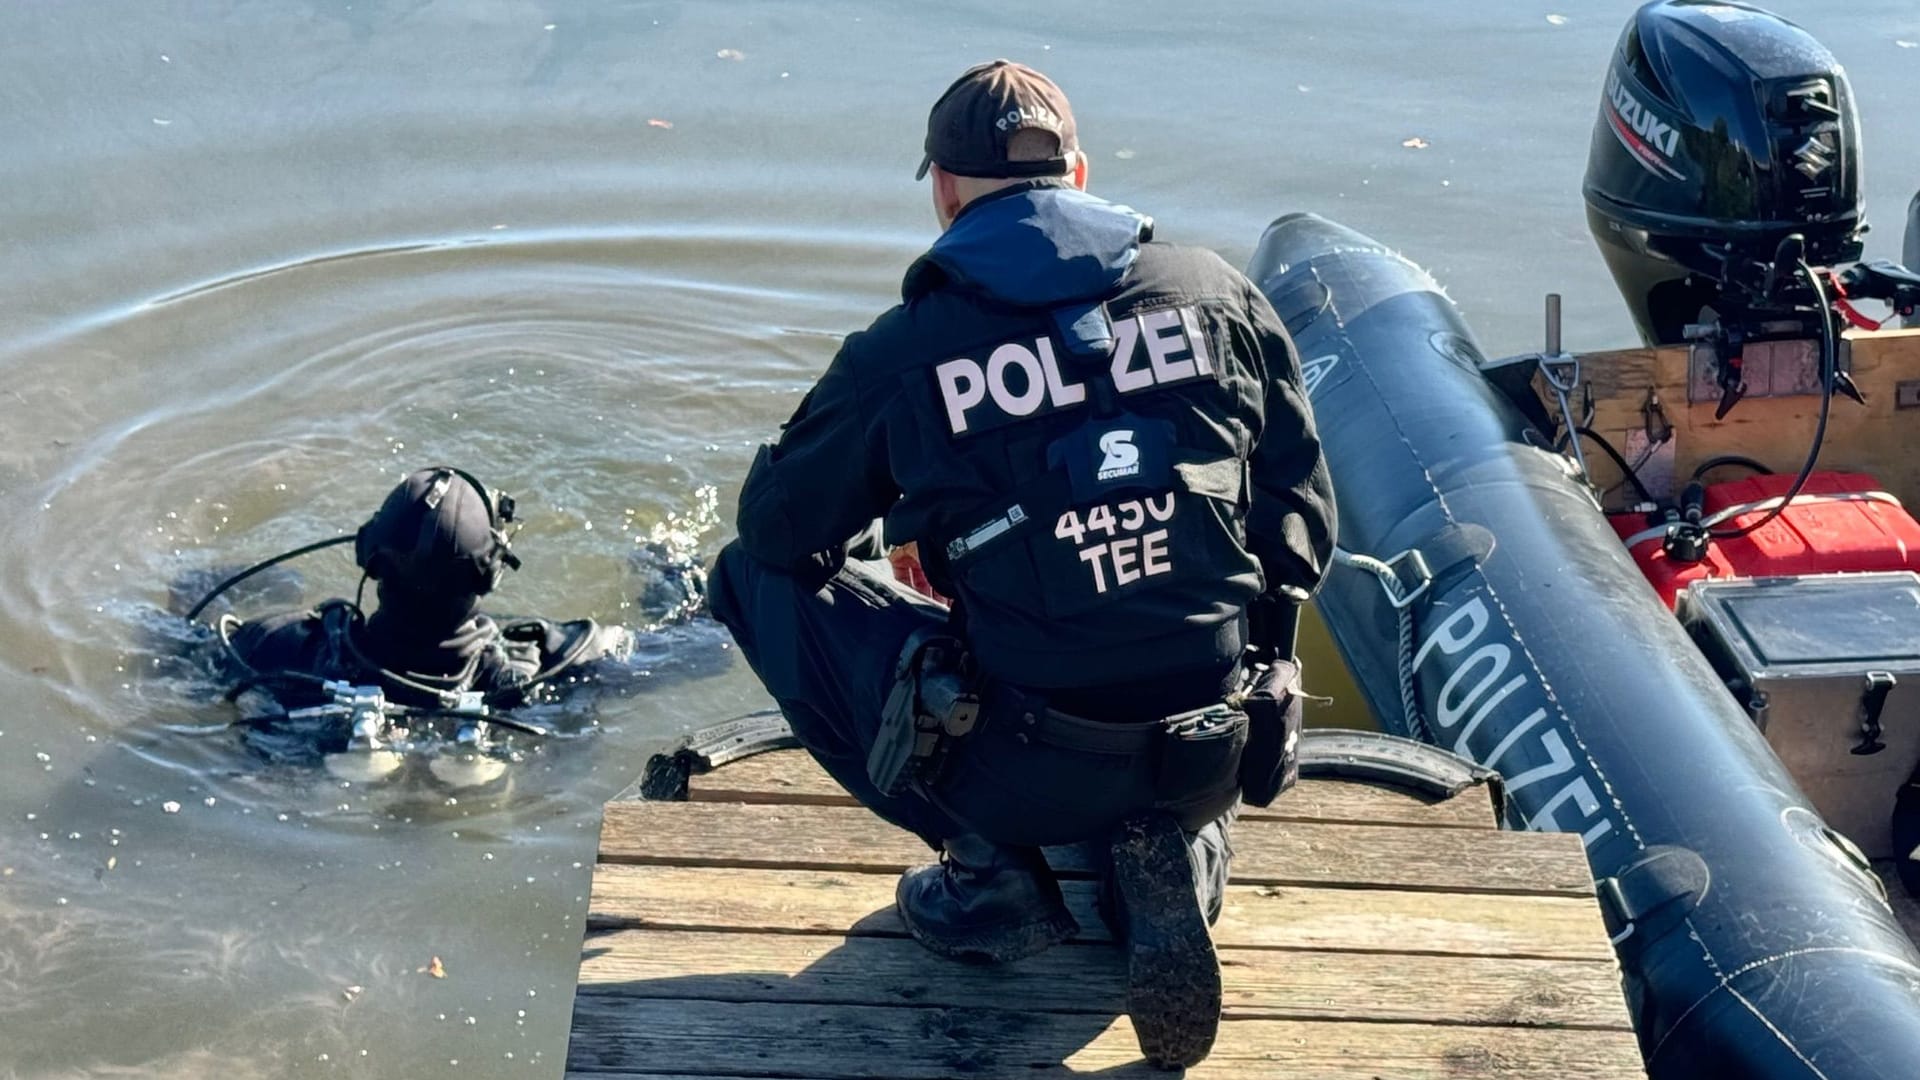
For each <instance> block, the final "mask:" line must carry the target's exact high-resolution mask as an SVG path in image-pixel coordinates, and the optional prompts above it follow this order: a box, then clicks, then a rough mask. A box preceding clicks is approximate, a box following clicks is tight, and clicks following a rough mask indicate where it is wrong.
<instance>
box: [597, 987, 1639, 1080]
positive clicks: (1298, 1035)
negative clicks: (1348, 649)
mask: <svg viewBox="0 0 1920 1080" xmlns="http://www.w3.org/2000/svg"><path fill="white" fill-rule="evenodd" d="M574 1031H575V1038H574V1042H573V1047H572V1049H571V1051H570V1052H569V1054H568V1055H567V1067H568V1068H569V1069H572V1070H574V1071H576V1072H580V1073H584V1074H588V1075H591V1074H593V1073H594V1072H596V1071H609V1070H611V1071H628V1072H637V1073H645V1072H646V1071H648V1068H649V1066H655V1067H658V1068H660V1069H663V1070H665V1069H671V1070H673V1071H676V1072H695V1073H699V1072H724V1073H740V1074H750V1075H771V1076H778V1077H806V1078H810V1080H978V1078H980V1077H983V1076H985V1077H1009V1076H1019V1077H1033V1076H1064V1075H1073V1074H1076V1073H1092V1072H1098V1073H1099V1075H1100V1076H1102V1077H1130V1076H1141V1077H1157V1078H1159V1080H1165V1078H1166V1077H1167V1075H1168V1074H1167V1073H1165V1072H1162V1071H1159V1070H1155V1069H1152V1068H1150V1067H1148V1066H1147V1065H1146V1064H1145V1063H1144V1062H1143V1061H1141V1059H1140V1051H1139V1047H1138V1045H1137V1044H1136V1043H1135V1041H1134V1036H1133V1030H1132V1028H1131V1027H1130V1026H1129V1025H1128V1023H1127V1021H1126V1018H1125V1017H1113V1016H1102V1015H1076V1014H1062V1013H1048V1012H1042V1013H1034V1012H1017V1011H1013V1010H1007V1009H985V1008H972V1009H945V1008H874V1007H863V1006H857V1005H792V1004H783V1003H773V1002H722V1001H670V1000H660V999H640V998H624V999H623V998H612V997H605V996H601V995H582V996H581V997H580V998H579V999H578V1000H577V1002H576V1004H575V1008H574ZM1185 1075H1186V1076H1187V1077H1188V1078H1189V1080H1211V1078H1221V1077H1256V1076H1284V1077H1286V1078H1287V1080H1378V1078H1380V1077H1392V1078H1393V1080H1461V1078H1462V1077H1475V1078H1498V1077H1528V1078H1532V1077H1554V1078H1559V1077H1581V1078H1582V1080H1626V1078H1638V1077H1644V1075H1645V1074H1644V1072H1643V1071H1641V1069H1640V1065H1639V1053H1638V1051H1637V1049H1635V1044H1634V1038H1633V1036H1632V1035H1631V1034H1628V1033H1626V1032H1619V1031H1586V1030H1569V1029H1558V1030H1555V1029H1540V1028H1519V1027H1476V1026H1472V1025H1464V1024H1395V1023H1364V1024H1355V1023H1339V1022H1309V1021H1289V1020H1236V1021H1228V1022H1226V1023H1225V1024H1223V1025H1222V1030H1221V1033H1220V1038H1219V1040H1218V1042H1216V1043H1215V1045H1214V1050H1213V1054H1212V1056H1210V1057H1209V1058H1207V1060H1206V1061H1204V1062H1202V1063H1201V1064H1200V1065H1198V1066H1196V1067H1194V1068H1191V1069H1188V1070H1187V1071H1186V1074H1185Z"/></svg>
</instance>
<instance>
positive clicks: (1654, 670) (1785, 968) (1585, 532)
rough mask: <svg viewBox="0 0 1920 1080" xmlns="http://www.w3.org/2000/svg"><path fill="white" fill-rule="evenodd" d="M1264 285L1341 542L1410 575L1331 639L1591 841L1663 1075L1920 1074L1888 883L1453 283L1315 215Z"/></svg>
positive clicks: (1393, 711)
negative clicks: (1503, 380) (1657, 574)
mask: <svg viewBox="0 0 1920 1080" xmlns="http://www.w3.org/2000/svg"><path fill="white" fill-rule="evenodd" d="M1249 276H1250V277H1252V278H1253V280H1254V281H1255V282H1256V283H1258V284H1259V286H1260V288H1261V289H1262V290H1263V291H1264V292H1265V293H1266V294H1267V296H1268V297H1269V298H1270V299H1271V300H1272V302H1273V304H1274V306H1275V308H1276V309H1277V310H1278V311H1279V312H1280V313H1281V315H1282V316H1283V318H1284V319H1285V320H1286V322H1287V324H1288V326H1289V328H1290V330H1291V331H1292V333H1293V334H1294V336H1295V340H1296V343H1297V345H1298V347H1299V350H1300V355H1301V357H1302V363H1303V367H1304V370H1305V372H1306V375H1307V380H1308V382H1309V383H1310V385H1311V397H1312V400H1313V405H1314V410H1315V413H1316V416H1317V417H1318V421H1319V425H1320V431H1321V437H1322V439H1323V441H1324V445H1325V451H1326V456H1327V460H1328V462H1329V464H1330V466H1331V468H1332V471H1333V477H1334V484H1335V490H1337V491H1338V492H1339V493H1340V518H1339V536H1340V543H1341V545H1342V547H1343V548H1344V549H1346V550H1348V551H1351V552H1356V553H1360V552H1367V553H1376V554H1377V556H1379V558H1377V559H1376V560H1373V561H1377V562H1378V563H1379V564H1381V565H1380V567H1379V568H1381V569H1384V570H1385V572H1386V574H1387V578H1386V579H1385V580H1383V578H1382V577H1381V575H1380V574H1377V573H1375V572H1372V571H1370V570H1368V569H1361V568H1342V569H1340V570H1338V571H1336V572H1335V573H1334V574H1333V575H1331V577H1330V578H1329V580H1328V582H1327V584H1326V586H1325V588H1324V591H1323V594H1322V597H1321V598H1320V601H1319V609H1320V613H1321V615H1322V617H1323V618H1324V619H1325V621H1326V623H1327V625H1328V627H1329V629H1330V631H1331V633H1332V634H1333V636H1334V639H1335V642H1336V644H1337V645H1338V646H1339V648H1340V650H1341V652H1342V654H1343V655H1344V656H1345V657H1346V659H1347V660H1348V663H1349V666H1350V667H1351V668H1352V669H1353V670H1354V672H1355V673H1356V676H1357V677H1358V681H1359V682H1360V684H1361V686H1362V688H1363V690H1364V691H1365V692H1366V694H1367V695H1368V697H1369V699H1370V703H1371V704H1372V706H1373V708H1374V711H1375V713H1376V715H1378V716H1380V717H1382V718H1383V722H1384V724H1385V726H1387V727H1388V728H1389V730H1393V729H1396V728H1397V729H1398V733H1401V734H1408V735H1413V736H1416V737H1418V738H1421V739H1423V740H1424V741H1427V742H1431V743H1434V744H1436V745H1439V746H1441V747H1444V748H1446V749H1449V750H1453V751H1455V752H1457V753H1459V754H1461V755H1462V756H1464V757H1466V758H1468V759H1470V760H1472V761H1474V762H1477V763H1479V764H1481V765H1484V766H1486V767H1489V768H1492V769H1495V770H1497V771H1498V772H1499V773H1501V774H1502V775H1503V776H1504V777H1505V778H1506V791H1507V803H1506V805H1507V807H1508V815H1509V824H1511V825H1512V826H1514V827H1520V828H1531V829H1544V830H1558V831H1567V832H1577V833H1579V834H1580V835H1581V837H1582V839H1583V840H1584V841H1585V844H1586V848H1587V853H1588V857H1589V861H1590V862H1591V864H1592V867H1593V872H1594V876H1595V879H1596V881H1597V882H1598V883H1599V885H1600V894H1601V897H1602V904H1603V908H1604V909H1605V910H1606V911H1607V914H1608V916H1609V927H1610V929H1611V930H1612V932H1613V935H1614V941H1615V945H1616V948H1617V950H1618V954H1619V958H1620V964H1621V969H1622V972H1623V974H1624V976H1625V979H1626V983H1627V990H1628V999H1629V1002H1630V1004H1631V1006H1632V1008H1633V1011H1634V1013H1635V1018H1636V1025H1637V1028H1638V1031H1639V1033H1640V1037H1641V1040H1642V1048H1643V1050H1644V1051H1645V1053H1646V1056H1647V1061H1648V1064H1649V1068H1650V1071H1651V1074H1652V1076H1653V1077H1655V1078H1656V1080H1664V1078H1683V1077H1684V1078H1700V1077H1715V1076H1728V1077H1735V1076H1738V1077H1753V1078H1765V1080H1778V1078H1785V1077H1807V1078H1814V1077H1821V1078H1840V1077H1875V1078H1886V1080H1895V1078H1911V1077H1912V1076H1914V1075H1916V1073H1917V1071H1920V953H1916V952H1915V949H1914V946H1913V944H1912V943H1911V942H1910V941H1909V940H1908V938H1907V937H1906V935H1905V934H1904V933H1903V932H1902V930H1901V928H1900V927H1899V925H1898V924H1897V923H1896V922H1895V920H1894V918H1893V915H1892V912H1891V911H1890V909H1889V906H1888V902H1887V898H1886V896H1885V893H1884V891H1883V888H1882V886H1881V885H1880V883H1879V881H1878V879H1877V878H1876V877H1875V876H1874V875H1873V874H1872V873H1871V872H1870V870H1869V868H1868V866H1867V865H1866V862H1865V860H1864V859H1863V858H1862V857H1861V856H1860V854H1859V852H1858V849H1857V848H1855V847H1854V846H1853V845H1851V844H1849V843H1848V842H1846V841H1845V839H1844V838H1842V837H1841V836H1840V835H1839V834H1837V833H1836V832H1835V831H1834V830H1832V829H1831V828H1830V827H1828V826H1827V824H1826V823H1825V822H1824V821H1823V819H1822V818H1821V816H1820V814H1819V813H1818V812H1816V810H1815V809H1814V807H1813V806H1812V805H1811V804H1810V803H1809V801H1808V800H1807V798H1806V797H1805V796H1804V795H1803V794H1802V793H1801V791H1800V789H1799V787H1798V786H1797V785H1796V783H1795V780H1794V778H1793V777H1792V776H1791V775H1789V774H1788V771H1787V769H1786V768H1785V767H1784V766H1783V765H1782V763H1781V761H1780V759H1779V757H1778V756H1777V755H1776V754H1775V753H1774V752H1773V750H1772V749H1771V748H1770V746H1769V744H1768V742H1767V740H1766V738H1765V737H1764V736H1763V735H1762V734H1761V732H1760V731H1759V730H1758V729H1757V728H1756V726H1755V724H1754V722H1753V721H1752V719H1750V718H1749V716H1748V715H1747V713H1746V711H1745V710H1744V709H1743V708H1742V707H1741V705H1740V704H1739V703H1738V702H1737V701H1736V699H1735V698H1734V697H1733V695H1732V694H1730V693H1729V692H1728V690H1727V688H1726V686H1725V685H1724V683H1723V681H1722V678H1721V676H1720V674H1719V673H1718V672H1716V670H1715V669H1714V667H1713V666H1712V665H1711V664H1710V663H1709V661H1708V659H1707V657H1706V656H1705V655H1704V654H1703V653H1702V651H1701V650H1700V649H1699V648H1698V647H1696V645H1695V643H1694V640H1693V639H1692V638H1691V637H1690V636H1689V634H1688V632H1687V630H1686V629H1685V628H1684V627H1683V625H1682V624H1681V622H1680V621H1679V620H1677V619H1676V618H1675V617H1674V613H1673V612H1672V611H1671V610H1670V609H1669V608H1668V607H1667V606H1666V604H1665V603H1663V602H1662V600H1661V598H1660V596H1659V595H1658V594H1657V593H1656V592H1655V591H1654V589H1653V588H1652V587H1651V586H1650V585H1649V582H1648V580H1647V578H1646V577H1645V575H1644V574H1643V572H1642V570H1641V568H1640V566H1639V565H1637V564H1636V562H1635V560H1634V558H1633V557H1632V556H1631V554H1630V553H1629V552H1628V549H1627V548H1626V547H1625V546H1624V545H1623V544H1622V542H1621V538H1620V537H1619V535H1618V534H1617V533H1616V531H1615V530H1614V529H1613V528H1611V527H1610V526H1609V523H1608V520H1607V518H1606V516H1605V515H1604V514H1602V513H1601V511H1600V508H1599V506H1598V504H1597V503H1596V501H1595V499H1594V496H1593V494H1592V493H1591V491H1590V489H1589V488H1588V487H1587V486H1586V485H1584V484H1583V483H1582V482H1581V481H1580V480H1579V479H1578V478H1577V477H1576V475H1575V474H1574V471H1573V469H1572V468H1571V467H1570V463H1569V461H1568V459H1567V458H1566V456H1565V455H1563V454H1561V453H1558V452H1556V451H1555V450H1553V449H1552V448H1551V447H1550V446H1549V445H1548V444H1547V440H1546V439H1545V437H1544V436H1543V435H1542V434H1541V433H1540V431H1539V429H1538V428H1537V427H1536V426H1535V425H1534V424H1533V423H1531V422H1530V421H1529V420H1528V419H1527V418H1526V417H1525V416H1524V415H1522V411H1521V409H1520V408H1519V407H1518V406H1517V405H1516V404H1515V403H1514V402H1513V401H1511V400H1510V399H1509V398H1508V396H1507V395H1506V394H1504V393H1503V392H1502V391H1501V390H1500V389H1498V388H1496V387H1495V385H1494V384H1493V383H1491V382H1490V381H1489V380H1488V379H1487V378H1486V377H1485V376H1484V375H1483V373H1482V370H1481V369H1482V366H1483V364H1484V362H1485V361H1484V358H1483V356H1482V354H1481V352H1480V350H1479V348H1478V347H1477V345H1476V344H1475V343H1474V339H1473V336H1472V334H1471V332H1470V331H1469V330H1468V329H1467V327H1466V325H1465V324H1464V323H1463V322H1462V320H1461V318H1460V315H1459V313H1458V312H1457V311H1456V310H1455V308H1454V306H1453V304H1452V303H1451V302H1450V301H1449V300H1448V299H1447V298H1446V297H1445V296H1444V295H1443V294H1442V292H1441V290H1440V287H1439V286H1438V285H1437V284H1436V283H1435V282H1434V280H1433V279H1432V278H1431V277H1429V276H1428V275H1427V274H1426V273H1424V272H1423V271H1422V270H1420V269H1419V268H1418V267H1416V266H1415V265H1414V264H1412V263H1411V262H1409V261H1407V260H1406V259H1404V258H1401V257H1400V256H1398V255H1396V254H1394V253H1392V252H1390V251H1389V250H1388V249H1386V248H1385V247H1383V246H1382V245H1380V244H1378V243H1376V242H1374V241H1372V240H1370V239H1368V238H1367V237H1365V236H1362V235H1360V234H1359V233H1356V232H1354V231H1352V230H1350V229H1346V228H1343V227H1341V226H1339V225H1337V224H1334V223H1332V222H1329V221H1326V220H1323V219H1320V218H1317V217H1311V216H1296V217H1289V218H1283V219H1282V220H1280V221H1278V222H1276V223H1275V224H1274V225H1273V226H1272V227H1271V228H1270V229H1269V230H1268V231H1267V233H1266V234H1265V236H1264V237H1263V238H1262V239H1261V242H1260V246H1259V249H1258V251H1257V253H1256V255H1255V256H1254V259H1253V262H1252V265H1251V267H1250V270H1249ZM1406 553H1411V554H1406ZM1396 558H1397V559H1398V560H1399V561H1398V562H1394V561H1393V560H1395V559H1396ZM1416 562H1417V563H1418V564H1419V565H1418V566H1417V569H1416V568H1415V567H1414V566H1413V565H1412V564H1415V563H1416ZM1389 563H1391V565H1390V566H1389V565H1388V564H1389ZM1402 626H1409V627H1411V633H1410V634H1403V633H1402V632H1401V630H1400V627H1402Z"/></svg>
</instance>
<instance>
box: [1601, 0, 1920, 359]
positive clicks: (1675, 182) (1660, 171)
mask: <svg viewBox="0 0 1920 1080" xmlns="http://www.w3.org/2000/svg"><path fill="white" fill-rule="evenodd" d="M1860 189H1861V183H1860V122H1859V117H1858V114H1857V112H1856V110H1855V107H1854V100H1853V92H1852V90H1851V88H1850V87H1849V85H1848V83H1847V76H1846V73H1845V72H1844V71H1842V70H1841V68H1840V65H1839V63H1838V62H1837V61H1835V59H1834V57H1833V54H1832V53H1830V52H1828V51H1827V50H1826V48H1825V47H1824V46H1822V45H1821V44H1820V43H1819V42H1818V41H1815V40H1814V39H1813V37H1812V36H1811V35H1809V34H1808V33H1807V32H1806V31H1804V30H1802V29H1800V28H1799V27H1797V26H1795V25H1794V24H1792V23H1790V22H1788V21H1786V20H1785V19H1782V18H1779V17H1778V16H1775V15H1773V14H1771V13H1769V12H1766V11H1762V10H1760V9H1758V8H1754V7H1750V6H1748V5H1746V4H1741V3H1733V2H1728V0H1714V2H1711V3H1708V2H1705V0H1655V2H1653V3H1650V4H1647V5H1646V6H1644V7H1642V8H1641V9H1640V10H1639V11H1638V12H1637V13H1635V15H1634V17H1633V19H1632V21H1631V22H1629V23H1628V24H1627V28H1626V31H1625V32H1624V33H1623V34H1622V35H1621V37H1620V42H1619V45H1618V47H1617V48H1616V49H1615V51H1614V57H1613V63H1612V66H1611V67H1610V68H1609V69H1608V72H1607V83H1606V90H1605V92H1604V95H1603V97H1602V99H1601V102H1600V115H1599V120H1598V122H1597V123H1596V124H1595V125H1594V132H1593V143H1592V147H1591V149H1590V150H1589V152H1588V157H1587V176H1586V184H1585V193H1586V200H1587V224H1588V227H1589V228H1590V229H1591V230H1592V231H1593V236H1594V239H1595V241H1596V242H1597V243H1598V244H1599V246H1600V253H1601V255H1602V256H1603V257H1604V258H1605V259H1606V262H1607V268H1608V269H1609V270H1610V271H1612V273H1613V278H1614V282H1615V283H1616V284H1617V285H1618V286H1619V288H1620V291H1621V293H1622V294H1624V295H1625V297H1626V300H1627V306H1628V307H1629V309H1631V311H1632V314H1633V320H1634V324H1635V325H1636V326H1637V327H1638V329H1639V331H1640V336H1641V337H1642V338H1643V339H1644V340H1645V342H1646V343H1647V344H1648V345H1673V344H1679V343H1681V342H1682V341H1684V340H1688V338H1689V336H1690V335H1689V334H1688V328H1689V326H1693V327H1695V328H1696V329H1695V332H1694V334H1693V335H1692V336H1693V337H1695V338H1697V337H1698V336H1699V334H1700V331H1699V329H1698V328H1699V327H1700V326H1702V325H1719V326H1725V327H1727V328H1729V329H1730V330H1731V331H1732V333H1733V334H1734V340H1733V341H1732V342H1731V344H1732V346H1733V350H1734V352H1735V353H1736V354H1737V351H1738V348H1739V344H1740V340H1741V335H1742V334H1744V333H1746V332H1748V331H1753V332H1757V333H1765V332H1767V331H1766V330H1765V329H1763V328H1766V327H1768V324H1770V323H1777V322H1779V321H1780V320H1781V319H1783V318H1784V319H1786V320H1789V321H1792V320H1793V319H1794V317H1795V316H1799V315H1803V313H1805V312H1807V311H1810V310H1812V309H1815V308H1816V307H1817V306H1818V305H1817V302H1816V300H1815V298H1814V296H1813V295H1812V294H1811V292H1810V289H1809V286H1808V285H1807V283H1806V282H1805V280H1804V275H1800V276H1796V274H1795V272H1794V269H1795V266H1796V265H1797V264H1798V263H1800V262H1802V261H1804V262H1806V263H1809V264H1811V265H1813V266H1837V265H1840V264H1843V263H1849V262H1852V261H1854V260H1855V259H1857V258H1859V256H1860V251H1861V243H1860V235H1861V233H1863V232H1864V231H1865V223H1864V204H1863V200H1862V197H1861V190H1860ZM1792 237H1798V238H1799V239H1797V240H1795V239H1790V238H1792ZM1909 258H1911V256H1909ZM1703 309H1710V310H1706V311H1705V313H1704V314H1703ZM1797 329H1798V328H1797V327H1789V326H1778V327H1776V328H1774V331H1773V332H1775V333H1787V334H1794V333H1796V330H1797Z"/></svg>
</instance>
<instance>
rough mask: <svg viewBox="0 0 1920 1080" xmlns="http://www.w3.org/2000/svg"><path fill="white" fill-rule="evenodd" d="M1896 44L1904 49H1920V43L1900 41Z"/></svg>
mask: <svg viewBox="0 0 1920 1080" xmlns="http://www.w3.org/2000/svg"><path fill="white" fill-rule="evenodd" d="M1894 44H1895V45H1898V46H1900V47H1901V48H1903V49H1920V41H1904V40H1900V41H1895V42H1894Z"/></svg>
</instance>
